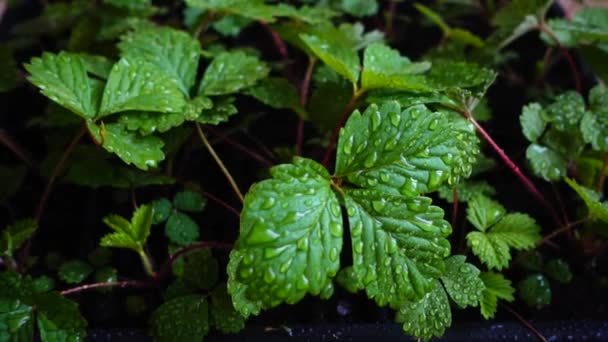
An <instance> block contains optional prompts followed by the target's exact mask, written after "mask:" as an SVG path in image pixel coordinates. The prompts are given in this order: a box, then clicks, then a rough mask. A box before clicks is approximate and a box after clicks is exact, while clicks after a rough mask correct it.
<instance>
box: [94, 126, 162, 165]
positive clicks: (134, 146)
mask: <svg viewBox="0 0 608 342" xmlns="http://www.w3.org/2000/svg"><path fill="white" fill-rule="evenodd" d="M87 127H88V129H89V132H90V133H91V135H92V136H93V137H94V138H95V140H96V141H97V142H98V143H100V144H101V145H102V147H103V148H104V149H106V150H107V151H108V152H112V153H114V154H116V155H117V156H118V157H119V158H120V159H122V160H123V161H124V162H125V163H127V164H129V165H130V164H134V165H135V166H137V167H138V168H140V169H142V170H148V168H150V167H156V166H157V165H158V162H160V161H162V160H163V159H165V154H164V153H163V150H162V148H163V144H164V143H163V141H162V140H160V138H158V137H156V136H152V135H148V136H141V135H139V134H138V133H137V132H132V131H129V130H127V129H126V128H125V126H124V125H122V124H120V123H110V124H107V125H102V126H96V125H95V124H94V123H91V122H88V123H87Z"/></svg>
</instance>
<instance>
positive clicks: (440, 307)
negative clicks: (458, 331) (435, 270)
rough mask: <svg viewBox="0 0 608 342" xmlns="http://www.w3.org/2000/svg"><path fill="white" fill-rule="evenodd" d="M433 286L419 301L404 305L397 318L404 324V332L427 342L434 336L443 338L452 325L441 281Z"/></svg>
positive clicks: (450, 313) (448, 304)
mask: <svg viewBox="0 0 608 342" xmlns="http://www.w3.org/2000/svg"><path fill="white" fill-rule="evenodd" d="M433 286H434V287H433V289H432V290H431V291H430V292H428V293H427V294H426V295H425V296H424V297H423V298H422V299H420V300H419V301H416V302H411V303H408V304H405V305H403V306H402V307H401V308H400V309H399V312H398V313H397V317H396V321H397V322H399V323H403V331H405V332H406V333H408V334H410V335H412V336H414V337H417V338H421V339H423V340H425V341H426V340H429V339H430V338H431V337H433V336H442V335H443V333H444V332H445V329H446V328H447V327H449V326H450V325H451V324H452V311H451V310H450V302H449V301H448V296H447V294H446V293H445V290H444V289H443V287H442V286H441V284H439V281H435V282H434V284H433Z"/></svg>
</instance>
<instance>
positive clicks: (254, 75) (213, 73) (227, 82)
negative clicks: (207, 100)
mask: <svg viewBox="0 0 608 342" xmlns="http://www.w3.org/2000/svg"><path fill="white" fill-rule="evenodd" d="M269 71H270V69H269V68H268V66H267V65H266V64H265V63H264V62H262V61H260V60H259V59H258V58H257V57H254V56H250V55H247V54H245V53H244V52H240V51H239V52H222V53H220V54H218V55H217V56H215V58H214V59H213V60H212V61H211V64H209V66H208V67H207V70H205V74H204V76H203V79H202V81H201V84H200V87H199V89H198V94H199V95H226V94H233V93H236V92H238V91H239V90H241V89H244V88H247V87H250V86H252V85H254V84H256V83H257V82H258V81H259V80H261V79H263V78H265V77H266V76H268V73H269Z"/></svg>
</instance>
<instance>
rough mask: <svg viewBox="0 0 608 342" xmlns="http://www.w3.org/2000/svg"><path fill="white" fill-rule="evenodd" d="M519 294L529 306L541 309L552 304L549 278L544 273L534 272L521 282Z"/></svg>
mask: <svg viewBox="0 0 608 342" xmlns="http://www.w3.org/2000/svg"><path fill="white" fill-rule="evenodd" d="M518 290H519V292H518V294H519V296H520V297H521V299H523V301H524V302H526V304H528V306H530V307H532V308H536V309H540V308H542V307H543V306H547V305H549V304H551V287H550V286H549V280H548V279H547V278H545V276H544V275H542V274H533V275H530V276H528V277H526V278H525V279H524V280H522V281H520V282H519V285H518Z"/></svg>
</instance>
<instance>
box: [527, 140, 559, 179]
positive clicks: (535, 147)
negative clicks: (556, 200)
mask: <svg viewBox="0 0 608 342" xmlns="http://www.w3.org/2000/svg"><path fill="white" fill-rule="evenodd" d="M526 158H527V159H528V162H529V163H530V166H531V167H532V171H534V173H535V174H536V175H539V176H541V177H542V178H544V179H545V180H547V181H556V180H560V179H562V178H563V177H564V176H565V175H566V168H567V166H568V161H567V160H566V159H564V157H563V156H561V155H560V154H559V153H557V152H555V151H554V150H552V149H550V148H548V147H546V146H543V145H539V144H531V145H530V146H528V148H527V149H526Z"/></svg>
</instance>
